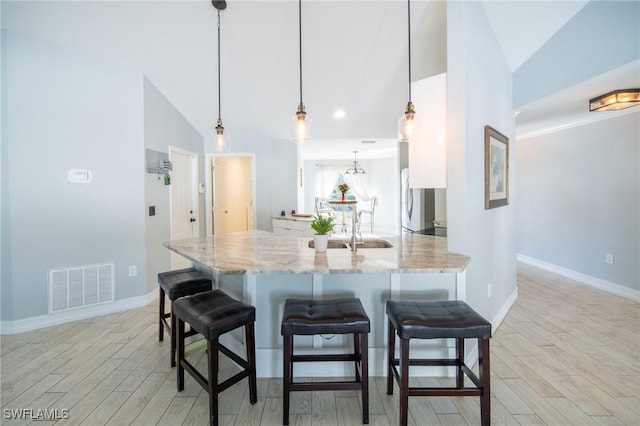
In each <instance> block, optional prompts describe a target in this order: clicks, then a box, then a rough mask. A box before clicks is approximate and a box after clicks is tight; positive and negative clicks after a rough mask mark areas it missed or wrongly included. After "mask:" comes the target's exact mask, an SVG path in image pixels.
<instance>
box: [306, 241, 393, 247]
mask: <svg viewBox="0 0 640 426" xmlns="http://www.w3.org/2000/svg"><path fill="white" fill-rule="evenodd" d="M356 245H357V248H359V249H370V248H390V247H393V244H391V243H390V242H389V241H386V240H379V239H364V240H357V242H356ZM309 247H310V248H315V245H314V244H313V240H311V241H309ZM327 248H328V249H348V248H351V241H348V240H329V242H328V244H327Z"/></svg>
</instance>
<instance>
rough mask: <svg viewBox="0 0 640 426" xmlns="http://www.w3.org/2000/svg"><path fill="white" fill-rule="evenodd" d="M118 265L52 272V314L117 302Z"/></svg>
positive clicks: (50, 288)
mask: <svg viewBox="0 0 640 426" xmlns="http://www.w3.org/2000/svg"><path fill="white" fill-rule="evenodd" d="M114 270H115V264H114V263H104V264H99V265H87V266H76V267H71V268H58V269H49V313H50V314H52V313H55V312H62V311H68V310H70V309H77V308H82V307H85V306H91V305H98V304H101V303H113V302H114V294H115V281H114V280H115V278H114Z"/></svg>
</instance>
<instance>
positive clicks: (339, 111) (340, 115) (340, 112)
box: [333, 109, 347, 120]
mask: <svg viewBox="0 0 640 426" xmlns="http://www.w3.org/2000/svg"><path fill="white" fill-rule="evenodd" d="M345 115H347V113H346V112H344V110H343V109H337V110H336V111H335V112H334V113H333V116H334V117H335V118H337V119H338V120H340V119H342V118H344V116H345Z"/></svg>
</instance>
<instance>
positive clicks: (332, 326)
mask: <svg viewBox="0 0 640 426" xmlns="http://www.w3.org/2000/svg"><path fill="white" fill-rule="evenodd" d="M369 330H370V324H369V317H368V316H367V314H366V312H365V311H364V308H363V307H362V303H360V299H357V298H341V299H327V300H313V299H287V300H286V302H285V305H284V313H283V316H282V327H281V334H282V336H284V380H283V382H284V383H283V390H282V393H283V395H282V396H283V404H282V405H283V410H282V424H284V425H288V424H289V397H290V393H291V392H296V391H323V390H358V389H359V390H361V391H362V422H363V423H365V424H367V423H369V352H368V346H369V343H368V334H369ZM316 334H353V349H354V350H353V353H352V354H320V355H294V353H293V336H294V335H307V336H309V335H316ZM324 361H353V362H354V366H355V379H354V380H353V381H332V382H329V381H321V382H307V383H302V382H294V380H293V363H295V362H324Z"/></svg>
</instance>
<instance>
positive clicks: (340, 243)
mask: <svg viewBox="0 0 640 426" xmlns="http://www.w3.org/2000/svg"><path fill="white" fill-rule="evenodd" d="M309 247H310V248H315V247H316V245H315V244H314V243H313V240H311V241H309ZM327 248H328V249H336V248H349V243H347V242H346V241H344V240H329V242H328V243H327Z"/></svg>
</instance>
